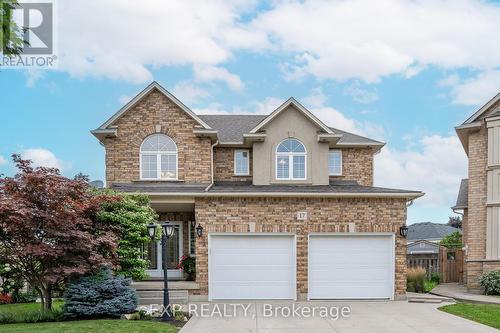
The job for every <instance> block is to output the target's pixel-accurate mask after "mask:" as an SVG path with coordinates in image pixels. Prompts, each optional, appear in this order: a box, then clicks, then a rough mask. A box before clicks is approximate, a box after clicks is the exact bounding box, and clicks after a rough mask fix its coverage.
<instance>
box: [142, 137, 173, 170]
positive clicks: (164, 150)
mask: <svg viewBox="0 0 500 333" xmlns="http://www.w3.org/2000/svg"><path fill="white" fill-rule="evenodd" d="M140 155H141V156H140V169H141V171H140V172H141V179H148V180H149V179H161V180H177V159H178V155H177V145H176V144H175V142H174V140H172V139H171V138H170V137H169V136H167V135H164V134H153V135H151V136H148V137H147V138H146V139H145V140H144V141H143V142H142V145H141V153H140Z"/></svg>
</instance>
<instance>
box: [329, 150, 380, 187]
mask: <svg viewBox="0 0 500 333" xmlns="http://www.w3.org/2000/svg"><path fill="white" fill-rule="evenodd" d="M373 154H374V150H373V149H371V148H344V149H342V176H330V180H333V179H345V180H356V181H357V182H358V183H359V184H360V185H365V186H373Z"/></svg>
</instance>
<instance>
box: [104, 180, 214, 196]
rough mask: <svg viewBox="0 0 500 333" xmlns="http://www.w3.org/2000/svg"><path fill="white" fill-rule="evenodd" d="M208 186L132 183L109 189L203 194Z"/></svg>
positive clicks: (118, 184)
mask: <svg viewBox="0 0 500 333" xmlns="http://www.w3.org/2000/svg"><path fill="white" fill-rule="evenodd" d="M207 186H208V184H185V183H168V182H150V181H147V182H133V183H113V184H111V188H112V189H113V190H117V191H121V192H148V193H182V192H190V193H198V192H199V193H203V192H204V191H205V188H207Z"/></svg>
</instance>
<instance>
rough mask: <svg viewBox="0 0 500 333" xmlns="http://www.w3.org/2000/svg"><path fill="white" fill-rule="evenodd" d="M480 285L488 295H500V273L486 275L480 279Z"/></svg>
mask: <svg viewBox="0 0 500 333" xmlns="http://www.w3.org/2000/svg"><path fill="white" fill-rule="evenodd" d="M479 285H480V286H481V287H483V288H484V293H485V294H486V295H500V271H491V272H488V273H484V274H483V275H481V276H480V277H479Z"/></svg>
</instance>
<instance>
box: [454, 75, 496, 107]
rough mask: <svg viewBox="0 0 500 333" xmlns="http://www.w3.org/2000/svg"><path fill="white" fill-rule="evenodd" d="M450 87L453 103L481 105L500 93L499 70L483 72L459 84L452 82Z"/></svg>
mask: <svg viewBox="0 0 500 333" xmlns="http://www.w3.org/2000/svg"><path fill="white" fill-rule="evenodd" d="M453 84H454V85H453ZM452 85H453V88H452V92H451V93H452V96H453V101H454V103H456V104H462V105H483V104H485V103H486V102H488V101H489V100H490V99H491V98H493V97H494V96H495V95H496V94H498V93H499V92H500V70H494V71H487V72H483V73H480V74H478V75H477V76H476V77H474V78H471V79H468V80H465V81H462V82H460V83H457V82H454V83H452Z"/></svg>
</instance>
